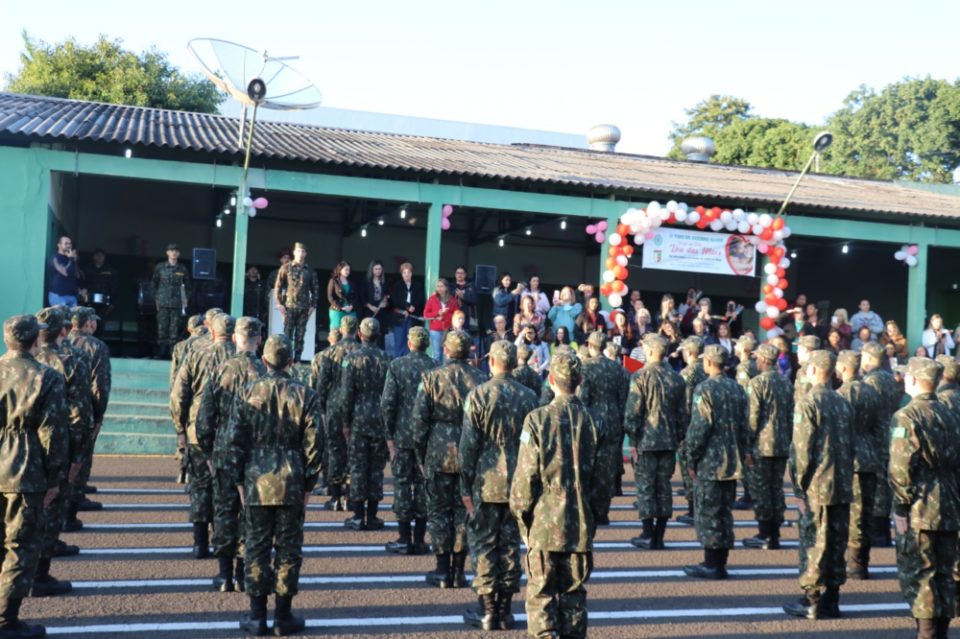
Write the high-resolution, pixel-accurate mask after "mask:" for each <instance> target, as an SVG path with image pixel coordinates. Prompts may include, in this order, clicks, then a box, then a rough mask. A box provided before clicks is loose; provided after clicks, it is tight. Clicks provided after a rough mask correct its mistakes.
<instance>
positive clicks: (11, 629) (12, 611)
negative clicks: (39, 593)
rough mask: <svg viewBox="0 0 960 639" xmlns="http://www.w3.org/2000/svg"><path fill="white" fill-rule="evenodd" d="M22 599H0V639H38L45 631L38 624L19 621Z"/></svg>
mask: <svg viewBox="0 0 960 639" xmlns="http://www.w3.org/2000/svg"><path fill="white" fill-rule="evenodd" d="M22 601H23V600H22V599H0V639H7V638H10V639H13V638H16V639H40V638H41V637H45V636H47V630H46V628H44V627H43V626H41V625H39V624H27V623H23V622H22V621H20V603H21V602H22Z"/></svg>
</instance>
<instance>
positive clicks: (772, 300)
mask: <svg viewBox="0 0 960 639" xmlns="http://www.w3.org/2000/svg"><path fill="white" fill-rule="evenodd" d="M778 299H780V298H779V297H777V296H776V295H767V296H766V297H765V298H763V301H764V302H766V303H767V306H776V305H777V300H778Z"/></svg>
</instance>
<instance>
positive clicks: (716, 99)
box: [667, 95, 753, 159]
mask: <svg viewBox="0 0 960 639" xmlns="http://www.w3.org/2000/svg"><path fill="white" fill-rule="evenodd" d="M752 110H753V107H752V106H750V103H749V102H747V101H746V100H743V99H741V98H735V97H733V96H730V95H711V96H710V97H709V98H707V99H706V100H703V101H702V102H700V103H699V104H697V105H696V106H695V107H693V108H692V109H685V112H686V114H687V116H688V119H687V121H686V122H683V123H678V122H674V123H673V130H672V131H671V132H670V140H672V141H673V148H671V149H670V152H669V153H668V154H667V156H668V157H671V158H677V159H683V157H684V155H683V153H681V152H680V144H681V143H682V142H683V140H684V138H688V137H690V136H691V135H705V136H707V137H711V138H715V137H716V136H717V133H718V132H719V131H720V130H721V129H723V128H724V127H726V126H729V125H731V124H733V123H734V122H742V121H743V120H747V119H749V118H752V117H753V115H752V114H751V111H752Z"/></svg>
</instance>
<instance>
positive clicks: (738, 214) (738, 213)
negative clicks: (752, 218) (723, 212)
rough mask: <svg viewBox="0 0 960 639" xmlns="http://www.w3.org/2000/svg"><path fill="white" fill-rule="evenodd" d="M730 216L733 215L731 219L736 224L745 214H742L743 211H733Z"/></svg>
mask: <svg viewBox="0 0 960 639" xmlns="http://www.w3.org/2000/svg"><path fill="white" fill-rule="evenodd" d="M732 214H733V219H735V220H736V221H737V222H739V221H740V220H742V219H743V216H744V215H746V213H744V212H743V209H733V213H732Z"/></svg>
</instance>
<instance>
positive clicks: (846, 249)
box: [840, 244, 850, 255]
mask: <svg viewBox="0 0 960 639" xmlns="http://www.w3.org/2000/svg"><path fill="white" fill-rule="evenodd" d="M840 252H841V253H843V254H844V255H846V254H847V253H849V252H850V246H849V245H848V244H844V245H843V246H842V247H841V248H840Z"/></svg>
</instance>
